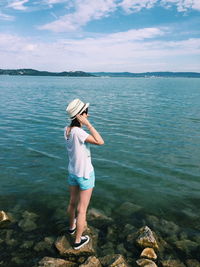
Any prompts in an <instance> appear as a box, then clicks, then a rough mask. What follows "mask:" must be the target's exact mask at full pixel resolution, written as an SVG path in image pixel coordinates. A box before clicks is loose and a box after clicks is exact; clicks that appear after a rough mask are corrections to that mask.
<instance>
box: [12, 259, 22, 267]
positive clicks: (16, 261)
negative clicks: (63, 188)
mask: <svg viewBox="0 0 200 267" xmlns="http://www.w3.org/2000/svg"><path fill="white" fill-rule="evenodd" d="M11 262H13V263H16V264H17V265H20V266H23V265H24V261H23V260H22V259H20V258H19V257H13V258H11Z"/></svg>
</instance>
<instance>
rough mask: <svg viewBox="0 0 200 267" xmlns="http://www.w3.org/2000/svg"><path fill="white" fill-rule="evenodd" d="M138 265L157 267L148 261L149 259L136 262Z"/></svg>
mask: <svg viewBox="0 0 200 267" xmlns="http://www.w3.org/2000/svg"><path fill="white" fill-rule="evenodd" d="M136 263H137V265H138V266H142V267H157V265H156V264H155V262H153V261H152V260H148V259H139V260H137V261H136Z"/></svg>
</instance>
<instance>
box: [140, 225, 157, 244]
mask: <svg viewBox="0 0 200 267" xmlns="http://www.w3.org/2000/svg"><path fill="white" fill-rule="evenodd" d="M137 236H138V237H137V239H136V243H137V244H138V245H139V246H140V247H142V248H145V247H150V248H153V249H158V243H157V241H156V238H155V236H154V234H153V232H152V231H151V229H150V228H149V227H148V226H144V227H142V228H140V229H139V231H138V232H137Z"/></svg>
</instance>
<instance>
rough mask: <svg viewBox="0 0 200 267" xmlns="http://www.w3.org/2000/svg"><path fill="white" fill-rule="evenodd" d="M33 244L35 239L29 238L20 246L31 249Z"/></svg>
mask: <svg viewBox="0 0 200 267" xmlns="http://www.w3.org/2000/svg"><path fill="white" fill-rule="evenodd" d="M33 244H34V241H33V240H27V241H25V242H24V243H23V244H22V245H21V246H20V248H24V249H30V248H32V246H33Z"/></svg>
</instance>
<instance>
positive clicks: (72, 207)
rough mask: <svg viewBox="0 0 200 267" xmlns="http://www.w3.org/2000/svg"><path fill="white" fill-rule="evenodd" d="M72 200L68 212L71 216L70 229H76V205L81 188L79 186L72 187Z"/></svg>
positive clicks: (70, 188)
mask: <svg viewBox="0 0 200 267" xmlns="http://www.w3.org/2000/svg"><path fill="white" fill-rule="evenodd" d="M69 190H70V200H69V205H68V208H67V212H68V214H69V229H74V228H75V225H74V219H75V211H76V205H77V202H78V199H79V191H80V190H79V187H78V186H70V187H69Z"/></svg>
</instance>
